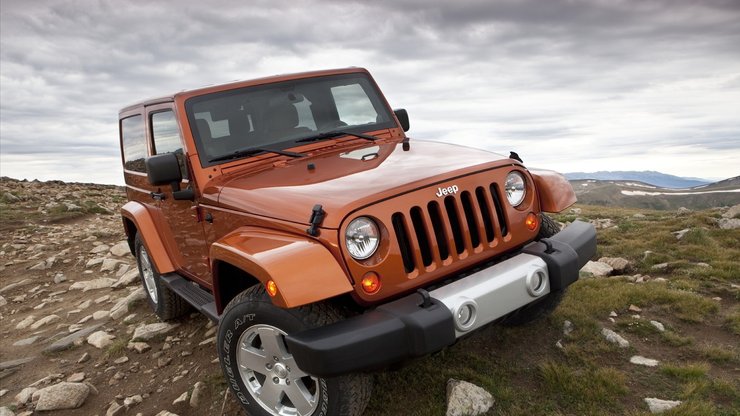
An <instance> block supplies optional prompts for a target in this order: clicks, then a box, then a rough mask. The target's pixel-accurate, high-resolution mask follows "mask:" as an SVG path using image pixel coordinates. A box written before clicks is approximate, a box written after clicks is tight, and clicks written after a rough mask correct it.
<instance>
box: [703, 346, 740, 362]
mask: <svg viewBox="0 0 740 416" xmlns="http://www.w3.org/2000/svg"><path fill="white" fill-rule="evenodd" d="M698 351H699V353H700V354H701V355H702V356H703V357H704V358H706V359H707V360H709V361H711V362H713V363H717V364H728V363H740V353H738V348H737V347H733V346H729V345H718V344H702V345H700V346H699V347H698Z"/></svg>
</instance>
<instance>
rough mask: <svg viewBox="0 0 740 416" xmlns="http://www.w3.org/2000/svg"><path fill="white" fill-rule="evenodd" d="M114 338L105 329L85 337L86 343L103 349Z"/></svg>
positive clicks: (111, 342)
mask: <svg viewBox="0 0 740 416" xmlns="http://www.w3.org/2000/svg"><path fill="white" fill-rule="evenodd" d="M115 338H116V336H115V335H111V334H109V333H107V332H105V331H98V332H95V333H93V334H91V335H90V336H89V337H87V343H88V344H90V345H92V346H94V347H96V348H100V349H103V348H105V347H107V346H109V345H111V344H113V340H114V339H115Z"/></svg>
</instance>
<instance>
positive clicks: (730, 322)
mask: <svg viewBox="0 0 740 416" xmlns="http://www.w3.org/2000/svg"><path fill="white" fill-rule="evenodd" d="M725 326H726V327H727V328H728V329H729V330H730V331H731V332H732V333H733V334H735V335H740V311H735V312H733V313H732V314H730V316H728V317H727V319H725Z"/></svg>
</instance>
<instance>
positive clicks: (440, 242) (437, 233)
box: [427, 201, 450, 260]
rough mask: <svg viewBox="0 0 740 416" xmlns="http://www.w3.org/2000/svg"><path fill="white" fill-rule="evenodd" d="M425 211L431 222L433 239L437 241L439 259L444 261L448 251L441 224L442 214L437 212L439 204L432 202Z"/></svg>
mask: <svg viewBox="0 0 740 416" xmlns="http://www.w3.org/2000/svg"><path fill="white" fill-rule="evenodd" d="M427 210H428V211H429V218H430V219H431V220H432V227H433V228H434V237H435V238H436V239H437V249H438V250H439V258H440V259H442V260H445V259H447V257H449V256H450V250H449V248H448V247H447V236H446V235H445V232H444V228H445V226H444V223H443V222H442V213H441V212H440V210H439V204H438V203H437V202H436V201H432V202H430V203H429V204H427Z"/></svg>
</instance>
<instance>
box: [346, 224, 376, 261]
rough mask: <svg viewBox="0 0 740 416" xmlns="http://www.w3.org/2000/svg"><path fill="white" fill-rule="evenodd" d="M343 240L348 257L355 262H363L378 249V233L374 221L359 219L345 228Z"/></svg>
mask: <svg viewBox="0 0 740 416" xmlns="http://www.w3.org/2000/svg"><path fill="white" fill-rule="evenodd" d="M345 239H346V243H345V244H346V245H347V250H348V251H349V255H350V256H352V258H354V259H356V260H364V259H366V258H368V257H370V256H372V255H373V253H375V250H377V249H378V245H379V243H380V231H379V230H378V225H377V224H375V221H373V220H371V219H370V218H368V217H359V218H355V219H354V220H352V222H350V223H349V225H348V226H347V230H346V231H345Z"/></svg>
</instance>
